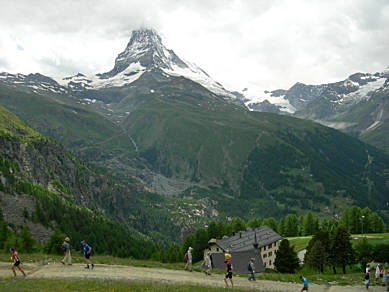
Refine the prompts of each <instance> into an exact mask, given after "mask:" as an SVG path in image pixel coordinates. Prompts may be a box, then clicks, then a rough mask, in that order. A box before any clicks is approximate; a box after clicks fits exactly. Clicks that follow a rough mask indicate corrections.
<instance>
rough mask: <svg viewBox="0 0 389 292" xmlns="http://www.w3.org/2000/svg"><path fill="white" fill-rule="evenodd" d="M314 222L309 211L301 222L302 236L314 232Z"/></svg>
mask: <svg viewBox="0 0 389 292" xmlns="http://www.w3.org/2000/svg"><path fill="white" fill-rule="evenodd" d="M315 229H316V227H315V220H314V218H313V214H312V212H311V211H309V212H308V213H307V214H306V215H305V216H304V217H303V220H302V235H303V236H307V235H312V234H314V232H315Z"/></svg>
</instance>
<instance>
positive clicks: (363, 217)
mask: <svg viewBox="0 0 389 292" xmlns="http://www.w3.org/2000/svg"><path fill="white" fill-rule="evenodd" d="M364 219H365V216H363V215H362V235H363V220H364Z"/></svg>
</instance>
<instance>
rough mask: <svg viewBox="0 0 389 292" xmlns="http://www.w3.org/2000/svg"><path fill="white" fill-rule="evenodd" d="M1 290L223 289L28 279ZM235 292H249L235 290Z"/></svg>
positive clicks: (2, 283)
mask: <svg viewBox="0 0 389 292" xmlns="http://www.w3.org/2000/svg"><path fill="white" fill-rule="evenodd" d="M0 289H1V290H2V291H8V292H13V291H15V292H16V291H17V292H23V291H29V292H33V291H39V292H41V291H50V292H55V291H61V292H62V291H96V292H97V291H112V292H113V291H117V292H120V291H123V292H124V291H139V292H147V291H148V292H173V291H183V292H184V291H194V292H208V291H210V292H221V291H225V289H223V288H210V287H200V286H183V285H166V284H157V283H146V282H130V281H107V280H46V279H26V280H12V279H0ZM234 291H248V290H239V289H234Z"/></svg>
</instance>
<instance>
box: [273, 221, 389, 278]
mask: <svg viewBox="0 0 389 292" xmlns="http://www.w3.org/2000/svg"><path fill="white" fill-rule="evenodd" d="M388 258H389V243H382V244H377V245H373V244H370V243H369V242H368V240H367V239H366V238H365V237H363V238H362V239H360V240H358V241H357V242H356V243H355V245H354V246H353V245H352V243H351V235H350V233H349V232H348V231H347V228H346V227H345V226H344V225H339V226H337V227H335V228H333V229H332V230H331V231H319V232H318V233H316V234H315V235H314V236H313V237H312V239H311V240H310V241H309V243H308V247H307V252H306V254H305V257H304V265H306V266H308V267H310V268H312V269H314V270H316V271H317V272H320V273H323V272H324V270H325V269H326V268H331V269H332V271H333V273H334V274H336V273H337V268H341V269H342V272H343V273H344V274H345V273H346V267H347V266H350V267H352V266H353V265H354V264H360V265H361V270H362V271H365V268H366V265H367V263H368V262H372V261H375V262H378V263H386V262H387V260H388ZM274 265H275V267H276V269H277V270H278V271H279V272H281V273H294V272H295V271H296V270H297V269H299V267H300V266H299V260H298V258H297V253H296V251H295V249H294V246H290V244H289V241H288V239H283V240H282V241H281V243H280V246H279V249H278V252H277V256H276V259H275V262H274Z"/></svg>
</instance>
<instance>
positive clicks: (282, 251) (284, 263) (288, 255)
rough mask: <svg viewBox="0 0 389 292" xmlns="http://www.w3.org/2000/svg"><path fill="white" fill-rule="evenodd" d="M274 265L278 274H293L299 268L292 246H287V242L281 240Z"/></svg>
mask: <svg viewBox="0 0 389 292" xmlns="http://www.w3.org/2000/svg"><path fill="white" fill-rule="evenodd" d="M274 265H275V267H276V269H277V271H279V272H280V273H294V272H295V270H296V269H297V268H298V267H299V259H298V257H297V253H296V252H295V250H294V246H290V245H289V240H287V239H283V240H281V243H280V247H279V249H278V251H277V255H276V259H275V261H274Z"/></svg>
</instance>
